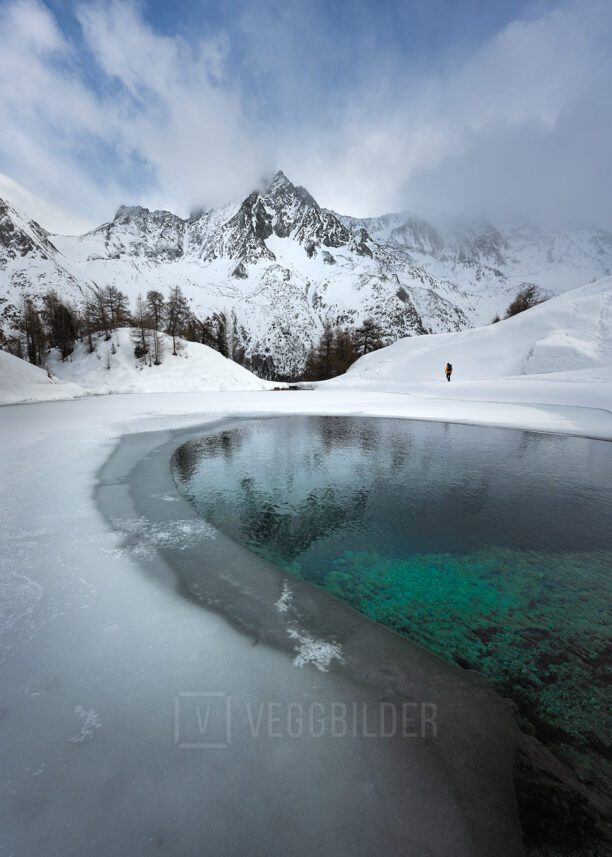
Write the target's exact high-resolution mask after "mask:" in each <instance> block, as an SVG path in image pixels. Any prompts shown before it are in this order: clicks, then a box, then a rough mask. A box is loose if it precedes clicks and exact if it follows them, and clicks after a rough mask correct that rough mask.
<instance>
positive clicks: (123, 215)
mask: <svg viewBox="0 0 612 857" xmlns="http://www.w3.org/2000/svg"><path fill="white" fill-rule="evenodd" d="M148 213H149V209H148V208H144V207H143V206H142V205H120V206H119V208H118V209H117V211H116V213H115V216H114V218H113V220H127V219H128V218H130V217H136V216H137V215H139V214H148Z"/></svg>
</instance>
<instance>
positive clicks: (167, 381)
mask: <svg viewBox="0 0 612 857" xmlns="http://www.w3.org/2000/svg"><path fill="white" fill-rule="evenodd" d="M161 338H162V340H163V343H164V347H163V351H164V353H163V358H162V363H161V365H160V366H148V365H145V363H144V362H143V361H141V360H138V359H137V358H136V357H135V356H134V343H133V342H132V339H131V333H130V330H129V328H120V329H119V330H117V331H115V332H114V333H113V335H112V338H111V339H110V340H108V341H106V340H105V339H104V337H103V336H100V337H98V338H97V340H96V341H95V343H94V347H95V350H94V352H93V353H90V352H89V349H88V348H87V345H86V344H85V343H77V346H76V348H75V350H74V352H73V353H72V354H71V355H70V357H69V358H68V359H67V360H65V361H62V360H61V359H60V357H59V355H58V354H57V353H55V354H54V355H52V356H51V358H50V361H49V365H50V367H51V369H52V371H53V372H54V373H55V374H56V375H57V376H58V377H60V378H62V379H63V380H65V381H73V382H75V383H77V384H79V386H80V387H82V388H83V390H84V391H85V392H87V393H176V392H182V393H197V392H203V391H213V390H214V391H218V390H270V389H272V387H273V386H275V385H274V384H271V383H269V382H268V381H262V380H261V379H260V378H258V377H257V376H256V375H253V373H252V372H249V371H248V370H247V369H245V368H244V367H242V366H239V365H238V364H237V363H234V361H233V360H228V359H227V358H226V357H223V356H222V355H221V354H219V353H218V352H217V351H214V350H213V349H212V348H209V347H208V346H207V345H200V344H199V343H197V342H186V343H184V345H183V347H182V348H181V349H180V354H179V355H178V356H176V357H174V356H173V355H172V339H171V338H170V337H169V336H162V337H161Z"/></svg>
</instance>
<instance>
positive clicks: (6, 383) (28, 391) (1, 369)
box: [0, 351, 83, 405]
mask: <svg viewBox="0 0 612 857" xmlns="http://www.w3.org/2000/svg"><path fill="white" fill-rule="evenodd" d="M82 395H83V390H81V388H80V387H79V386H78V385H77V384H72V383H67V382H65V381H61V380H59V379H58V378H56V377H54V378H50V377H49V375H48V374H47V373H46V372H45V371H44V370H43V369H39V368H38V366H33V365H32V364H31V363H26V361H25V360H20V359H19V357H13V355H12V354H7V352H6V351H0V405H8V404H13V403H15V402H44V401H48V400H51V399H74V398H75V396H82Z"/></svg>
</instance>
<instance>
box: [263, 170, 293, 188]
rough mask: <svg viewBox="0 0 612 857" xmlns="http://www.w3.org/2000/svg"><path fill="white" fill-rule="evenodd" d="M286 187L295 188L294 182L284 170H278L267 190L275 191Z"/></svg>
mask: <svg viewBox="0 0 612 857" xmlns="http://www.w3.org/2000/svg"><path fill="white" fill-rule="evenodd" d="M285 188H293V183H292V182H290V181H289V179H288V178H287V176H286V175H285V174H284V172H283V171H282V170H278V171H277V172H276V173H274V175H273V176H272V180H271V181H270V184H269V185H268V188H267V191H266V192H267V193H274V192H275V191H278V190H281V189H285Z"/></svg>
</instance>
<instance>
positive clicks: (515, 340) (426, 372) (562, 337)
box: [325, 277, 612, 394]
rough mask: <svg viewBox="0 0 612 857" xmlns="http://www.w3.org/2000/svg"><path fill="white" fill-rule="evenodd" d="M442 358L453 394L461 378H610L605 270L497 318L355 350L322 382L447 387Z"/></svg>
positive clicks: (609, 288)
mask: <svg viewBox="0 0 612 857" xmlns="http://www.w3.org/2000/svg"><path fill="white" fill-rule="evenodd" d="M447 362H450V363H452V364H453V370H454V371H453V376H452V381H451V389H452V390H453V394H454V392H455V387H456V385H457V384H458V383H461V382H463V381H475V380H484V379H506V378H516V377H520V376H534V375H544V374H545V375H551V374H552V373H555V374H557V373H558V375H559V376H561V375H563V376H564V377H565V378H567V377H568V373H571V374H573V375H574V376H575V377H576V379H579V380H581V381H588V380H591V379H592V380H612V277H607V278H605V279H602V280H600V281H598V282H597V283H592V284H590V285H587V286H584V287H583V288H580V289H574V290H572V291H570V292H567V293H565V294H563V295H560V296H558V297H556V298H553V299H552V300H549V301H546V302H545V303H543V304H540V305H539V306H536V307H534V308H533V309H530V310H527V311H526V312H523V313H520V314H519V315H516V316H514V317H513V318H510V319H507V320H505V321H501V322H499V323H498V324H490V325H487V326H485V327H478V328H475V329H471V330H465V331H462V332H460V333H446V334H438V335H435V336H421V337H413V338H407V339H401V340H399V341H398V342H395V343H393V345H390V346H388V347H387V348H383V349H381V350H380V351H375V352H372V353H371V354H367V355H366V356H365V357H362V358H361V359H360V360H358V361H357V362H356V363H354V364H353V365H352V366H351V368H350V369H349V370H348V372H347V373H346V375H343V376H341V377H339V378H336V379H333V380H332V381H328V382H326V384H325V387H327V386H346V385H360V384H377V385H384V384H386V383H389V382H391V383H393V384H399V385H402V384H415V383H420V382H428V381H437V382H440V384H443V385H444V386H446V383H447V382H446V380H445V379H444V375H443V370H444V366H445V365H446V363H447ZM451 389H449V391H448V392H451Z"/></svg>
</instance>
